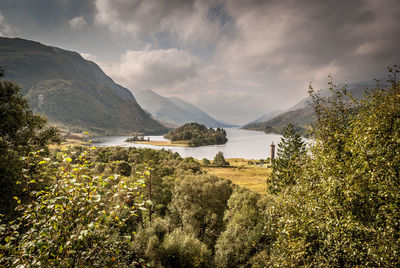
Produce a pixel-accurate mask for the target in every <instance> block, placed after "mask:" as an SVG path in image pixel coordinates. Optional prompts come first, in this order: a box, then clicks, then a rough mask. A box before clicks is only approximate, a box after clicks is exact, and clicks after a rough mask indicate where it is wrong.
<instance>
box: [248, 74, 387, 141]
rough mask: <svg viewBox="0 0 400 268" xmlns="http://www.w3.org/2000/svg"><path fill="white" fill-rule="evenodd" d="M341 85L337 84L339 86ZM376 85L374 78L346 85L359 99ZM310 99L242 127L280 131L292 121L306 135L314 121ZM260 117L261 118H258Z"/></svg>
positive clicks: (328, 92)
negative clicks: (268, 117)
mask: <svg viewBox="0 0 400 268" xmlns="http://www.w3.org/2000/svg"><path fill="white" fill-rule="evenodd" d="M380 81H382V82H381V83H380V84H381V85H382V86H384V87H385V86H388V83H386V82H383V81H385V80H384V79H380ZM340 86H341V85H339V87H340ZM375 86H376V81H375V80H369V81H363V82H356V83H350V84H348V86H347V89H348V90H349V92H350V93H351V94H352V95H353V96H354V97H355V98H356V99H361V98H362V97H363V95H364V93H365V91H366V89H368V88H373V87H375ZM319 94H320V95H321V96H322V97H327V96H329V94H330V91H329V90H328V89H323V90H320V91H319ZM311 103H312V99H311V97H307V98H304V99H302V100H301V101H299V102H298V103H297V104H296V105H294V106H293V107H291V108H289V109H287V110H286V111H284V112H281V113H279V114H277V115H275V116H273V117H272V118H270V119H268V120H265V121H262V120H259V121H257V120H258V119H257V120H256V121H253V122H251V123H249V124H247V125H245V126H243V129H249V130H259V131H265V132H267V133H270V132H272V133H281V132H282V130H283V128H284V127H285V126H286V125H287V124H289V123H292V124H293V125H294V126H295V127H297V129H298V131H299V132H300V133H301V134H303V135H307V130H309V129H310V126H311V124H312V123H313V122H314V115H315V113H314V109H313V107H312V106H311ZM259 119H261V118H259Z"/></svg>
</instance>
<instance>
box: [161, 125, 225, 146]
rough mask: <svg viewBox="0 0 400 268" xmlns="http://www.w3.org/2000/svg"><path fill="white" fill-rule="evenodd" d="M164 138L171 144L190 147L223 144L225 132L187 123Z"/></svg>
mask: <svg viewBox="0 0 400 268" xmlns="http://www.w3.org/2000/svg"><path fill="white" fill-rule="evenodd" d="M164 138H166V139H169V140H171V142H176V141H179V142H181V143H187V144H188V145H189V146H191V147H197V146H205V145H217V144H225V143H226V142H227V141H228V139H227V138H226V131H225V130H224V129H223V128H216V129H213V128H207V127H206V126H204V125H202V124H198V123H187V124H185V125H183V126H180V127H178V128H176V129H174V130H171V131H170V132H168V133H167V134H166V135H165V136H164Z"/></svg>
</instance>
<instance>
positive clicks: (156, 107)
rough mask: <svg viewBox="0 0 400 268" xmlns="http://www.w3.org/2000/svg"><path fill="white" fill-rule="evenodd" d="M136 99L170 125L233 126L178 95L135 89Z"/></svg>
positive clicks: (155, 116) (154, 116)
mask: <svg viewBox="0 0 400 268" xmlns="http://www.w3.org/2000/svg"><path fill="white" fill-rule="evenodd" d="M132 92H133V94H134V95H135V96H136V100H137V101H138V103H139V105H140V106H141V107H143V109H144V110H146V111H148V112H149V113H150V114H151V115H152V116H153V118H155V119H156V120H159V121H161V122H165V123H166V124H170V125H176V126H180V125H184V124H186V123H192V122H196V123H199V124H204V125H206V126H207V127H229V126H233V125H230V124H227V123H224V122H221V121H219V120H216V119H214V118H212V117H211V116H210V115H208V114H207V113H206V112H204V111H202V110H201V109H199V108H198V107H196V106H194V105H193V104H190V103H188V102H186V101H184V100H182V99H180V98H178V97H169V98H168V97H164V96H161V95H160V94H158V93H156V92H154V91H153V90H151V89H144V90H143V89H133V90H132Z"/></svg>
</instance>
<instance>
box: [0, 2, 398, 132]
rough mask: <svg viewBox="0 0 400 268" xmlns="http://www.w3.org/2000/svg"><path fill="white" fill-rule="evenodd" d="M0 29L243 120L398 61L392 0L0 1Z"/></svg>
mask: <svg viewBox="0 0 400 268" xmlns="http://www.w3.org/2000/svg"><path fill="white" fill-rule="evenodd" d="M0 36H7V37H21V38H26V39H30V40H35V41H39V42H41V43H43V44H46V45H52V46H57V47H61V48H64V49H67V50H73V51H77V52H79V53H80V54H81V55H82V56H83V57H84V58H86V59H89V60H92V61H94V62H96V63H97V64H98V65H99V66H100V67H101V68H102V69H103V70H104V71H105V73H106V74H107V75H109V76H110V77H111V78H113V80H114V81H115V82H117V83H119V84H121V85H122V86H124V87H126V88H128V89H152V90H153V91H155V92H157V93H158V94H160V95H162V96H165V97H169V96H177V97H180V98H182V99H184V100H186V101H188V102H190V103H192V104H194V105H196V106H198V107H199V108H201V109H203V110H204V111H206V112H207V113H209V114H210V115H211V116H213V117H215V118H217V119H219V120H222V121H225V122H229V123H235V124H245V123H247V122H250V121H252V120H254V119H256V118H257V117H259V116H261V115H263V114H265V113H268V112H270V111H273V110H276V109H286V108H290V107H291V106H293V105H294V104H296V103H297V102H298V101H300V100H301V99H302V98H304V97H306V96H307V89H308V85H309V84H310V83H312V85H313V86H314V87H315V88H317V89H318V88H325V87H326V85H327V82H328V78H327V77H328V75H329V74H331V75H332V76H333V79H334V82H336V83H351V82H358V81H364V80H370V79H373V78H380V77H383V76H385V74H386V67H387V66H391V65H394V64H400V51H399V48H400V3H399V1H397V0H379V1H378V0H323V1H321V0H287V1H286V0H259V1H257V0H247V1H243V0H212V1H211V0H190V1H189V0H0Z"/></svg>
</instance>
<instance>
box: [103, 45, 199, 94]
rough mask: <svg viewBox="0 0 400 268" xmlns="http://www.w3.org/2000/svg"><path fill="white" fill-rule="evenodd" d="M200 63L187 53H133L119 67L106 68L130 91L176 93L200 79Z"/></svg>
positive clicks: (156, 51)
mask: <svg viewBox="0 0 400 268" xmlns="http://www.w3.org/2000/svg"><path fill="white" fill-rule="evenodd" d="M198 65H199V59H198V58H197V57H196V56H193V55H191V54H190V53H188V52H187V51H185V50H179V49H175V48H174V49H159V50H147V49H146V50H129V51H127V52H126V53H124V54H123V55H122V56H121V60H120V62H119V63H117V64H114V65H111V66H103V68H104V69H105V71H106V72H107V73H108V74H110V75H111V76H112V77H113V78H114V79H117V80H118V81H120V82H121V83H122V84H123V85H125V86H127V87H130V88H141V89H145V88H154V89H161V90H163V89H172V88H174V87H176V86H178V85H179V84H180V83H184V82H185V81H186V80H188V79H191V78H192V77H193V76H196V74H197V72H198Z"/></svg>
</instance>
